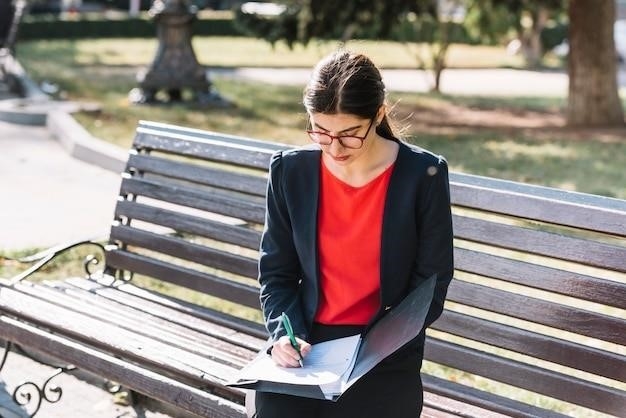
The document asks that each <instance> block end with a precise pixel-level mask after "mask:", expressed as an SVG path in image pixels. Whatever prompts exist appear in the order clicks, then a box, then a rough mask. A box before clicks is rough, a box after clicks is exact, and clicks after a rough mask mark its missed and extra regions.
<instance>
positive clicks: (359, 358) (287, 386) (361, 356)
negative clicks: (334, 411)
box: [227, 275, 436, 401]
mask: <svg viewBox="0 0 626 418" xmlns="http://www.w3.org/2000/svg"><path fill="white" fill-rule="evenodd" d="M435 284H436V275H433V276H431V277H430V278H429V279H427V280H425V281H424V282H422V283H421V284H420V285H419V286H418V287H416V288H415V289H413V290H412V291H411V293H409V294H408V295H407V296H406V297H405V298H404V299H403V300H402V302H400V304H398V305H397V306H395V307H393V308H392V309H390V310H389V311H388V312H387V313H386V314H385V315H384V316H382V317H381V318H380V319H379V320H378V321H376V323H374V325H373V326H372V327H371V328H369V330H367V332H366V333H365V334H364V335H362V338H361V342H360V345H359V349H358V351H357V354H356V360H355V361H354V364H353V367H352V369H351V371H350V372H349V375H348V376H349V377H348V379H347V380H346V381H345V384H344V385H343V388H342V390H341V393H339V394H335V395H333V396H332V397H331V398H329V397H327V396H325V394H324V392H323V391H322V388H321V386H319V385H303V384H292V383H284V382H274V381H267V380H241V379H238V378H237V377H235V379H234V380H233V381H231V382H229V383H227V385H228V386H233V387H239V388H243V389H253V390H256V391H260V392H275V393H283V394H289V395H295V396H303V397H307V398H315V399H330V400H333V401H336V400H337V399H339V397H341V395H343V393H345V391H347V390H348V389H349V388H350V387H351V386H352V385H353V384H354V383H356V382H357V381H358V380H359V379H360V378H361V377H363V376H364V375H365V374H366V373H367V372H369V371H370V370H372V369H373V368H374V367H375V366H376V365H377V364H378V363H380V362H381V361H382V360H383V359H385V358H386V357H388V356H390V355H391V354H393V353H394V352H395V351H397V350H398V349H399V348H401V347H402V346H404V345H405V344H407V343H408V342H410V341H411V340H413V339H414V338H416V337H417V336H418V335H419V333H420V332H421V331H422V328H423V327H424V322H425V320H426V315H427V314H428V310H429V308H430V303H431V301H432V298H433V294H434V290H435ZM265 351H266V350H265V349H264V350H261V352H260V353H259V356H264V355H267V354H266V352H265Z"/></svg>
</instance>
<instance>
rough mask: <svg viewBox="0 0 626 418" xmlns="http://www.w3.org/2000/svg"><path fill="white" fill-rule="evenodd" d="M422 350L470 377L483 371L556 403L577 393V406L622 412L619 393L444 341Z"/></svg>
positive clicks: (624, 399) (624, 396)
mask: <svg viewBox="0 0 626 418" xmlns="http://www.w3.org/2000/svg"><path fill="white" fill-rule="evenodd" d="M426 350H427V351H428V353H427V354H426V355H427V356H428V357H429V358H430V359H432V360H433V361H435V362H442V363H445V364H449V365H451V366H453V367H458V368H462V369H464V370H467V371H469V372H470V373H476V374H482V373H483V371H484V370H485V369H489V370H490V377H491V378H493V379H495V380H498V381H500V382H504V383H507V384H510V385H513V386H517V387H524V388H526V389H528V390H531V391H534V392H538V393H542V394H545V395H548V396H552V397H555V398H557V399H569V398H571V396H572V394H573V393H579V394H580V396H579V397H577V398H576V401H577V402H576V403H578V404H579V405H582V406H585V407H588V408H593V409H598V410H602V411H604V412H607V413H610V414H615V415H618V414H621V413H623V412H624V409H623V406H624V405H625V404H626V393H624V392H623V391H619V390H616V389H612V388H610V387H607V386H603V385H600V384H597V383H594V382H590V381H586V380H582V379H578V378H574V377H571V376H569V375H565V374H563V373H560V372H556V371H551V370H548V369H544V368H540V367H536V366H533V365H528V364H525V363H520V362H517V361H514V360H510V359H507V358H504V357H501V358H497V357H493V356H490V355H488V354H485V353H483V352H482V351H480V350H476V349H473V348H468V347H464V346H459V345H457V344H454V343H450V342H447V341H441V340H433V341H432V342H431V344H429V345H428V346H427V347H426ZM511 370H515V373H511Z"/></svg>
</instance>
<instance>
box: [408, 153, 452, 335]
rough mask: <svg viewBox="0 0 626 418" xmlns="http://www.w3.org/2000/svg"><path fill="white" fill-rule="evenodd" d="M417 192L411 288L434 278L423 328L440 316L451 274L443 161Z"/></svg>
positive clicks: (447, 192) (432, 167) (429, 171)
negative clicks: (432, 294)
mask: <svg viewBox="0 0 626 418" xmlns="http://www.w3.org/2000/svg"><path fill="white" fill-rule="evenodd" d="M420 189H421V190H420V192H419V197H418V199H419V202H418V205H417V213H416V221H417V232H418V246H417V258H416V261H415V266H414V274H413V283H412V287H414V286H417V284H418V283H419V282H421V281H422V280H426V279H428V278H429V277H431V276H432V275H433V274H435V275H436V277H437V283H436V285H435V292H434V296H433V300H432V302H431V305H430V309H429V311H428V314H427V316H426V322H425V324H424V328H426V327H428V326H430V325H431V324H432V323H433V322H434V321H435V320H436V319H437V318H439V316H440V315H441V313H442V312H443V304H444V301H445V299H446V294H447V291H448V285H449V284H450V282H451V280H452V277H453V274H454V255H453V248H454V247H453V231H452V213H451V208H450V185H449V180H448V165H447V162H446V160H445V159H443V158H442V157H439V160H438V161H437V163H436V164H434V165H430V166H429V167H428V168H427V169H426V177H425V180H424V184H423V187H421V188H420Z"/></svg>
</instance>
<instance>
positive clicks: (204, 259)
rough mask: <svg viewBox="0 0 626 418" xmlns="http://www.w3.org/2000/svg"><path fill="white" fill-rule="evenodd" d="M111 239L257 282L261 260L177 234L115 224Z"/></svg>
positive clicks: (112, 228)
mask: <svg viewBox="0 0 626 418" xmlns="http://www.w3.org/2000/svg"><path fill="white" fill-rule="evenodd" d="M111 238H112V239H113V240H115V241H120V242H122V243H124V244H126V245H132V246H134V247H139V248H145V249H148V250H152V251H156V252H159V253H162V254H166V255H168V256H172V257H177V258H180V259H183V260H188V261H193V262H195V263H199V264H203V265H205V266H209V267H212V268H216V269H218V270H223V271H227V272H230V273H234V274H238V275H241V276H244V277H247V278H249V279H252V280H254V281H256V278H257V261H256V260H255V259H252V258H248V257H244V256H241V255H237V254H232V253H228V252H225V251H221V250H217V249H215V248H210V247H206V246H204V245H200V244H196V243H193V242H189V241H185V240H184V239H181V238H176V237H174V236H167V235H163V234H156V233H154V232H149V231H145V230H141V229H137V228H133V227H130V226H125V225H117V226H113V227H111Z"/></svg>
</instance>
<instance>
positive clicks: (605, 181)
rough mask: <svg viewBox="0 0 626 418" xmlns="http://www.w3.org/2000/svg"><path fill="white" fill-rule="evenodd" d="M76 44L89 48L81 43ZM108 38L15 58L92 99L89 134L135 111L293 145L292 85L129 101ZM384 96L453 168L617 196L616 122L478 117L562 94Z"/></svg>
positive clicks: (129, 76) (545, 102) (111, 137)
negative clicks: (462, 120) (537, 122)
mask: <svg viewBox="0 0 626 418" xmlns="http://www.w3.org/2000/svg"><path fill="white" fill-rule="evenodd" d="M137 42H139V41H137ZM141 42H143V43H145V42H146V41H141ZM141 42H139V43H141ZM129 44H131V47H130V51H135V52H137V51H138V50H135V49H133V47H132V42H129ZM86 45H91V49H90V50H86ZM117 46H119V41H118V40H114V41H110V44H107V41H105V40H100V41H95V42H94V43H90V42H69V41H65V42H56V41H55V42H45V41H41V42H37V43H27V44H26V45H25V46H23V47H22V48H21V50H20V60H21V61H22V63H23V65H24V66H25V67H26V68H27V69H28V71H29V73H30V74H31V75H32V77H34V78H35V79H39V80H43V79H47V80H49V81H52V82H55V83H58V84H59V86H60V87H61V89H62V90H63V91H64V92H65V94H66V95H67V97H69V98H72V99H79V100H87V101H95V102H98V103H99V104H100V105H101V106H102V111H101V112H100V113H97V114H87V113H84V114H78V115H76V118H77V119H78V121H79V122H80V123H82V124H83V125H84V126H85V127H86V128H87V129H88V130H89V131H90V132H91V133H92V134H93V135H94V136H95V137H97V138H101V139H104V140H106V141H110V142H112V143H115V144H117V145H119V146H120V147H122V148H127V147H128V146H129V145H130V143H131V141H132V138H133V131H134V129H135V127H136V125H137V121H138V120H141V119H147V120H155V121H160V122H168V123H173V124H178V125H183V126H191V127H194V128H200V129H208V130H213V131H218V132H225V133H229V134H237V135H244V136H249V137H255V138H261V139H268V140H275V141H281V142H286V143H290V144H296V145H298V144H304V143H306V141H307V139H306V136H305V135H304V134H303V129H304V128H305V124H306V123H305V114H304V110H303V108H302V105H301V88H298V87H287V86H275V85H266V84H262V83H252V82H240V81H237V82H234V81H232V80H228V79H226V78H220V77H219V76H214V77H213V81H214V84H215V86H216V88H217V89H218V91H219V92H220V93H221V94H222V95H223V96H225V97H226V98H228V99H230V100H232V101H233V102H235V103H236V107H235V108H231V109H207V108H202V107H199V106H194V105H188V104H186V105H185V104H175V105H160V106H134V105H131V104H129V102H128V99H127V94H128V92H129V91H130V90H131V89H132V88H133V87H135V74H136V72H137V70H138V68H139V67H135V66H134V62H133V65H131V64H128V63H127V64H126V65H122V63H123V61H120V60H121V58H119V59H118V61H116V62H117V63H116V64H115V65H112V64H103V62H108V60H107V59H106V56H107V52H106V51H112V50H113V49H114V48H115V47H117ZM98 51H100V52H98ZM131 55H132V54H131ZM217 55H220V54H217ZM222 55H223V54H222ZM235 55H240V54H235ZM269 55H271V54H269ZM89 57H91V58H89ZM129 60H130V61H132V59H130V58H129ZM389 99H390V102H391V103H392V104H394V103H395V106H394V111H395V113H396V119H397V120H398V121H399V122H400V123H401V124H402V125H405V126H406V127H407V129H406V134H407V135H406V137H407V139H409V140H410V141H411V142H413V143H416V144H418V145H420V146H423V147H425V148H427V149H430V150H432V151H434V152H437V153H440V154H443V155H444V156H445V157H446V158H447V159H448V160H449V162H450V165H451V168H452V169H453V170H455V171H461V172H466V173H471V174H478V175H486V176H493V177H499V178H504V179H508V180H515V181H523V182H529V183H534V184H541V185H547V186H554V187H560V188H565V189H568V190H576V191H581V192H588V193H596V194H601V195H606V196H612V197H619V198H626V171H625V170H623V167H624V166H626V141H623V140H615V137H616V135H617V136H618V137H619V135H620V132H621V134H622V138H623V137H624V136H626V131H623V130H622V131H620V132H618V133H617V134H615V133H613V134H611V135H612V136H611V135H609V136H610V137H611V138H612V139H611V140H606V138H605V136H606V135H605V134H606V133H605V132H603V131H571V130H568V129H563V128H557V129H541V128H537V129H517V128H516V127H515V126H506V124H505V125H504V126H500V127H495V128H494V127H493V126H489V125H488V123H491V122H490V121H489V120H488V119H489V118H491V117H496V118H497V117H510V116H511V115H513V116H514V117H518V119H519V118H521V119H523V120H531V119H532V118H536V117H543V116H545V115H548V116H550V117H554V116H556V117H558V115H559V113H560V112H561V111H562V109H563V107H564V105H565V103H564V99H563V98H541V97H521V98H520V97H514V98H492V97H465V96H456V97H455V96H434V95H429V94H397V93H391V94H390V96H389ZM469 111H471V112H477V111H478V112H480V111H492V112H499V113H497V114H496V116H484V117H483V118H484V119H485V120H484V121H482V122H481V123H483V122H484V123H487V125H482V124H478V125H476V126H465V125H463V124H456V125H455V124H454V123H453V122H454V121H453V120H448V119H447V118H450V117H457V116H455V115H458V114H459V112H469ZM424 115H427V116H424ZM447 115H450V116H447ZM497 115H502V116H497ZM537 115H539V116H537Z"/></svg>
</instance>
